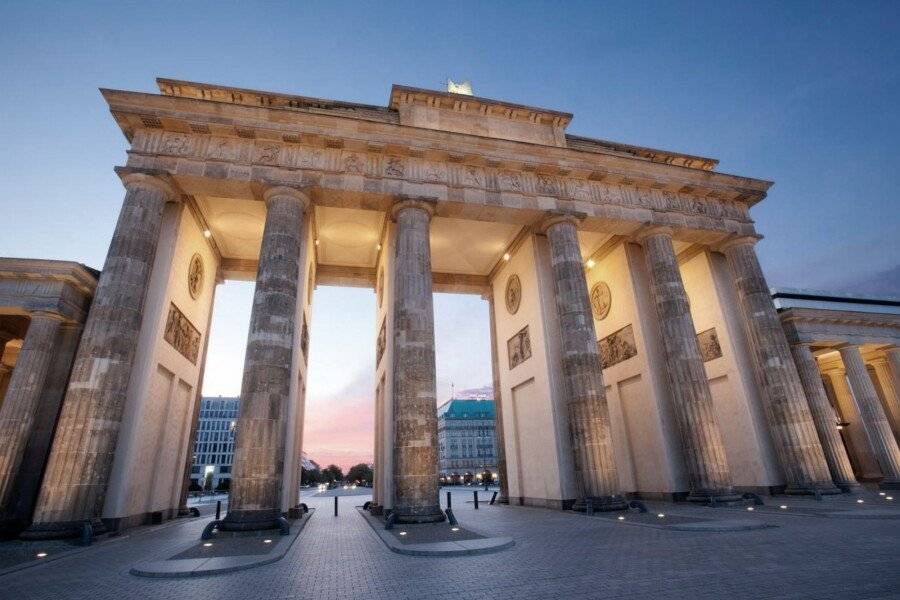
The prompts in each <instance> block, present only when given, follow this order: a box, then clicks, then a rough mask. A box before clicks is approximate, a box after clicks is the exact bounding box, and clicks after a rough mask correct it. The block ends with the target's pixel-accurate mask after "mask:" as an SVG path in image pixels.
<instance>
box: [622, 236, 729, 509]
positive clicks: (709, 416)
mask: <svg viewBox="0 0 900 600" xmlns="http://www.w3.org/2000/svg"><path fill="white" fill-rule="evenodd" d="M638 241H639V242H640V243H641V244H642V245H643V247H644V256H645V259H646V262H647V272H648V274H649V275H650V289H651V291H652V295H653V303H654V305H655V306H656V315H657V318H658V320H659V329H660V333H661V336H660V337H661V338H662V343H663V349H664V351H665V357H666V377H667V379H668V381H669V393H670V394H671V397H672V401H673V407H674V409H675V411H674V412H675V418H676V420H677V422H678V430H679V432H680V433H681V448H682V451H683V457H684V462H685V466H686V467H687V474H688V481H689V484H690V493H689V495H688V499H689V500H692V501H698V502H705V501H709V500H710V498H716V499H718V500H721V501H728V500H738V499H740V495H738V494H735V493H734V489H733V488H732V483H731V473H730V472H729V469H728V460H727V458H726V457H725V445H724V444H723V442H722V434H721V431H720V430H719V424H718V422H717V421H716V413H715V407H714V406H713V400H712V392H711V391H710V389H709V381H708V380H707V378H706V369H705V368H704V366H703V358H702V357H701V356H700V346H699V344H698V343H697V334H696V330H695V328H694V320H693V318H692V317H691V309H690V303H689V301H688V296H687V292H685V290H684V283H683V282H682V279H681V271H680V270H679V268H678V259H677V257H676V256H675V248H674V247H673V245H672V232H671V230H669V229H667V228H658V227H657V228H651V229H648V230H647V231H644V232H643V233H642V234H641V235H640V236H639V237H638Z"/></svg>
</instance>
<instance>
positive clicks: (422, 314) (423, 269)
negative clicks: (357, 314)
mask: <svg viewBox="0 0 900 600" xmlns="http://www.w3.org/2000/svg"><path fill="white" fill-rule="evenodd" d="M432 212H433V209H432V207H431V205H430V204H428V203H425V202H419V201H414V200H407V201H401V202H398V203H397V204H395V205H394V208H393V211H392V214H393V218H394V220H395V221H396V223H397V229H396V254H395V257H394V260H395V267H394V282H393V284H394V295H393V301H394V302H393V304H394V305H393V311H394V333H393V339H392V340H391V343H392V344H393V347H394V352H393V355H394V358H393V370H394V372H393V375H392V376H393V382H394V392H393V393H394V399H393V400H394V506H393V511H394V514H395V515H397V522H399V523H424V522H436V521H442V520H443V519H444V513H443V512H442V511H441V508H440V505H439V498H438V494H439V489H438V441H437V401H436V389H435V366H434V307H433V300H432V293H431V246H430V239H429V236H430V224H431V215H432Z"/></svg>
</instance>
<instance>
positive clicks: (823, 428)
mask: <svg viewBox="0 0 900 600" xmlns="http://www.w3.org/2000/svg"><path fill="white" fill-rule="evenodd" d="M791 352H792V353H793V355H794V362H795V363H796V364H797V371H798V373H799V375H800V381H801V382H802V383H803V390H804V391H805V392H806V399H807V400H808V401H809V410H810V412H811V413H812V416H813V421H814V422H815V425H816V431H817V432H818V433H819V442H820V443H821V444H822V450H823V451H824V452H825V460H826V461H828V469H829V471H831V478H832V479H833V480H834V484H835V485H836V486H838V487H839V488H841V489H842V490H844V491H845V492H847V491H850V490H853V489H856V488H858V487H859V483H857V481H856V476H855V475H854V474H853V467H852V466H851V465H850V458H849V457H848V456H847V449H846V448H845V447H844V441H843V440H842V439H841V435H840V433H838V430H837V422H838V419H837V416H836V415H835V413H834V407H833V406H831V402H829V401H828V395H827V394H826V393H825V386H824V385H823V384H822V376H821V374H820V373H819V368H818V366H817V365H816V359H815V357H814V356H813V354H812V352H811V351H810V349H809V346H807V345H805V344H794V345H793V346H791Z"/></svg>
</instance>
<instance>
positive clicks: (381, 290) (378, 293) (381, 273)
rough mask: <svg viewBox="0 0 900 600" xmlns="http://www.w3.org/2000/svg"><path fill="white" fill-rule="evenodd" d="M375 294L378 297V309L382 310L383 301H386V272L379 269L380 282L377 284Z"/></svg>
mask: <svg viewBox="0 0 900 600" xmlns="http://www.w3.org/2000/svg"><path fill="white" fill-rule="evenodd" d="M375 294H376V296H378V308H381V301H382V300H383V299H384V271H383V270H381V269H378V282H377V283H376V284H375Z"/></svg>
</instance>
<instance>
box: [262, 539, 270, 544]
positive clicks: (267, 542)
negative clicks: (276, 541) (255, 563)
mask: <svg viewBox="0 0 900 600" xmlns="http://www.w3.org/2000/svg"><path fill="white" fill-rule="evenodd" d="M271 543H272V540H263V544H271Z"/></svg>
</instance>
